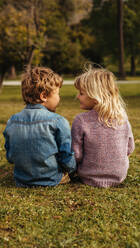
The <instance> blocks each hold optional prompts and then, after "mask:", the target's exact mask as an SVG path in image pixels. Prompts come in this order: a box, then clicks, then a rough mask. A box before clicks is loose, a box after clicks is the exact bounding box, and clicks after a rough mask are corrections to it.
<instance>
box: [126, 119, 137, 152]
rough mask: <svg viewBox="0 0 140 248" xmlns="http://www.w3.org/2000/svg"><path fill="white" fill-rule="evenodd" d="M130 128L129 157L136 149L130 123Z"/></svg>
mask: <svg viewBox="0 0 140 248" xmlns="http://www.w3.org/2000/svg"><path fill="white" fill-rule="evenodd" d="M128 128H129V139H128V150H127V155H128V156H129V155H130V154H131V153H132V152H133V151H134V149H135V142H134V137H133V133H132V129H131V125H130V123H129V122H128Z"/></svg>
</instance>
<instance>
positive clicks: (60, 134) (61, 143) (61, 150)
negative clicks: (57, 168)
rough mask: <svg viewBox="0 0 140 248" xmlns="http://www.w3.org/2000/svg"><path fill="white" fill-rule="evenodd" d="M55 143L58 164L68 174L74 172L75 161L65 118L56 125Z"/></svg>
mask: <svg viewBox="0 0 140 248" xmlns="http://www.w3.org/2000/svg"><path fill="white" fill-rule="evenodd" d="M56 142H57V146H58V156H57V159H58V162H59V164H60V165H61V166H62V167H63V169H64V170H65V171H67V172H68V173H72V172H74V171H76V161H75V156H74V152H73V151H72V148H71V130H70V126H69V123H68V121H67V120H66V119H65V118H61V119H59V122H58V124H57V133H56Z"/></svg>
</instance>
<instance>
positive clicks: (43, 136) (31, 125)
mask: <svg viewBox="0 0 140 248" xmlns="http://www.w3.org/2000/svg"><path fill="white" fill-rule="evenodd" d="M62 82H63V80H62V78H61V77H60V76H59V75H58V74H56V73H55V72H53V71H52V70H51V69H49V68H44V67H35V68H33V69H31V70H30V71H27V72H26V73H25V75H24V77H23V80H22V84H21V86H22V97H23V100H24V102H25V104H26V107H25V108H24V109H23V110H22V111H21V112H20V113H17V114H15V115H13V116H12V117H11V118H10V119H9V120H8V123H7V126H6V129H5V131H4V137H5V148H6V157H7V160H8V161H9V162H10V163H14V164H15V168H14V178H15V181H16V185H17V186H21V187H30V186H55V185H57V184H59V183H64V182H67V181H68V180H69V177H68V176H66V175H64V173H65V172H68V173H72V172H73V171H75V170H76V162H75V158H74V153H73V152H72V151H71V134H70V127H69V124H68V122H67V120H66V119H65V118H64V117H62V116H60V115H58V114H56V113H55V110H56V107H57V105H58V104H59V101H60V97H59V88H60V87H61V85H62ZM65 174H66V173H65Z"/></svg>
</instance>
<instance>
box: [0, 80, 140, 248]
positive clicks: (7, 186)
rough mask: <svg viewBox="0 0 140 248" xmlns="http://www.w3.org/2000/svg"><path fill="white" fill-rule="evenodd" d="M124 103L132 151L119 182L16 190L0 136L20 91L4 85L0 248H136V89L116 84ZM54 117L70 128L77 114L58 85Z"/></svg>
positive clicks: (69, 94)
mask: <svg viewBox="0 0 140 248" xmlns="http://www.w3.org/2000/svg"><path fill="white" fill-rule="evenodd" d="M119 87H120V91H121V94H122V96H123V97H124V99H125V101H126V103H127V109H128V116H129V119H130V122H131V124H132V128H133V133H134V137H135V144H136V149H135V151H134V153H133V154H132V155H131V157H130V169H129V171H128V176H127V179H126V180H125V182H124V183H123V184H122V185H121V186H120V187H118V188H110V189H98V188H93V187H90V186H88V185H83V184H80V183H73V184H67V185H59V186H56V187H50V188H49V187H46V188H42V187H39V188H32V189H22V188H16V187H15V183H14V181H13V165H10V164H9V163H8V162H7V161H6V159H5V150H4V139H3V135H2V132H3V130H4V128H5V125H6V122H7V120H8V118H9V117H10V116H11V115H12V114H14V113H16V112H18V111H20V110H21V109H22V108H23V107H24V104H23V103H22V100H21V96H20V88H19V87H16V86H12V87H10V86H5V87H4V88H3V91H2V94H1V95H0V116H1V118H0V140H1V143H0V206H1V207H0V248H15V247H20V248H75V247H78V248H79V247H81V248H139V247H140V229H139V227H140V207H139V206H140V200H139V165H140V85H138V84H134V85H131V84H128V85H120V86H119ZM61 96H62V101H61V104H60V106H59V107H58V109H57V112H58V113H59V114H61V115H63V116H65V117H66V118H67V119H68V120H69V122H70V123H72V120H73V118H74V117H75V115H76V114H78V113H79V112H80V111H81V110H80V109H79V104H78V102H77V101H76V100H75V96H76V91H75V89H74V87H73V86H70V85H68V86H63V87H62V89H61Z"/></svg>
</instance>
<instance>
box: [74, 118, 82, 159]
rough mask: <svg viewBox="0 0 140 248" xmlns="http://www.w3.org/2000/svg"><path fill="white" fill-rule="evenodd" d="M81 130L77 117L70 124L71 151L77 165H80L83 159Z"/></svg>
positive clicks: (79, 120)
mask: <svg viewBox="0 0 140 248" xmlns="http://www.w3.org/2000/svg"><path fill="white" fill-rule="evenodd" d="M83 137H84V133H83V129H82V123H81V119H80V117H79V116H77V117H76V118H75V120H74V122H73V124H72V149H73V150H74V153H75V158H76V161H77V163H80V162H81V161H82V159H83V140H84V139H83Z"/></svg>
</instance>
